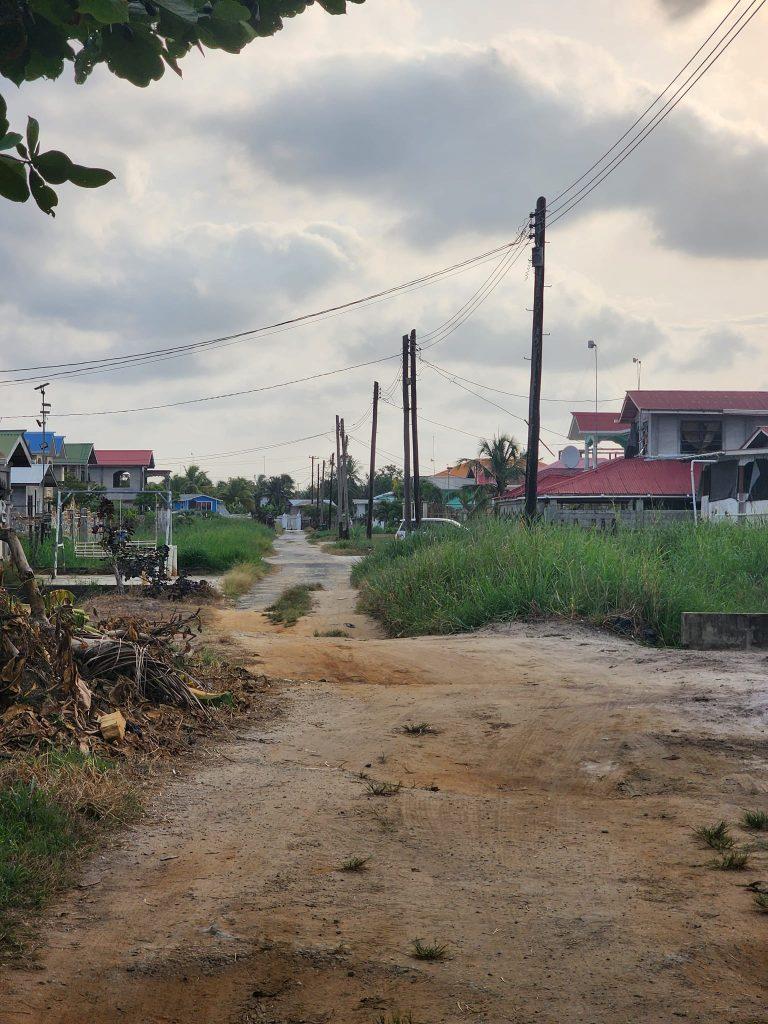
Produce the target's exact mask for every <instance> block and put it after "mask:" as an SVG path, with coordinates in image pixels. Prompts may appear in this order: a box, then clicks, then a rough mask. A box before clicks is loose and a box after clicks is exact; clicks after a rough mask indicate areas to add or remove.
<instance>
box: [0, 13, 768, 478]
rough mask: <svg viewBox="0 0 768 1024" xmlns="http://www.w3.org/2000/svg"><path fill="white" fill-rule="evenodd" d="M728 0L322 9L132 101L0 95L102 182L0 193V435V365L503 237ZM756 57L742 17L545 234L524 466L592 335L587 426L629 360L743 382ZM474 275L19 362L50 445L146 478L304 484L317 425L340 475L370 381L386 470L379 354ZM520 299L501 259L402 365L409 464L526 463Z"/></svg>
mask: <svg viewBox="0 0 768 1024" xmlns="http://www.w3.org/2000/svg"><path fill="white" fill-rule="evenodd" d="M731 2H732V0H727V2H726V0H711V2H707V0H588V2H587V0H544V2H542V3H538V4H531V3H530V2H528V0H483V3H482V4H470V3H468V2H467V0H366V2H365V3H364V4H362V5H353V4H351V5H350V6H349V13H348V14H347V15H346V16H344V17H329V16H328V15H326V14H325V13H324V12H323V11H322V10H320V9H319V8H313V9H311V10H310V11H309V12H308V13H306V14H304V15H302V16H301V17H299V18H297V19H294V20H293V21H289V22H287V23H286V27H285V29H284V30H283V31H282V32H281V33H280V34H279V35H278V36H276V37H274V38H272V39H263V40H256V41H255V42H254V43H253V44H251V45H250V46H249V47H247V48H246V50H245V51H243V53H241V54H239V55H230V54H224V53H216V52H212V51H206V54H205V56H204V57H203V56H202V55H200V54H199V53H197V52H194V53H192V54H191V55H190V56H189V57H188V58H187V59H186V61H185V62H184V65H183V67H184V78H183V80H180V79H179V78H178V77H177V76H175V75H173V74H167V75H166V76H165V77H164V78H163V80H162V81H160V82H159V83H153V85H152V86H150V87H149V88H148V89H137V88H135V87H133V86H131V85H129V84H128V83H125V82H122V81H119V80H117V79H115V78H113V77H112V76H111V75H109V74H108V73H106V72H105V71H104V70H103V69H97V71H96V72H95V73H94V74H93V76H92V77H91V78H90V79H89V81H88V82H87V83H86V85H85V86H76V85H74V83H73V82H72V81H71V80H70V79H69V77H68V75H69V73H70V72H69V70H65V74H64V76H63V77H62V78H61V79H59V80H58V81H57V82H55V83H51V82H36V83H31V84H25V85H24V86H23V87H22V88H21V89H19V90H17V89H16V88H15V87H13V86H10V85H8V83H5V82H3V90H2V91H3V94H4V95H5V96H6V99H7V100H8V105H9V112H10V116H11V123H12V125H14V126H15V125H17V124H19V123H23V120H24V119H25V118H26V115H27V114H32V115H34V116H35V117H37V118H38V120H39V121H40V122H41V139H42V144H43V148H61V149H63V150H65V151H66V152H67V153H70V154H71V155H72V156H73V157H74V158H75V159H77V160H79V161H80V162H82V163H86V164H91V165H96V166H103V167H109V168H110V169H112V170H113V171H114V172H115V174H116V175H117V179H116V181H114V182H112V183H111V184H110V185H108V186H107V187H105V188H103V189H99V190H79V189H76V188H74V187H72V186H62V187H61V188H60V190H59V192H60V206H59V208H58V210H59V212H58V214H57V217H56V218H55V220H54V219H51V218H48V217H45V216H44V215H43V214H41V213H39V212H38V211H37V210H36V208H34V207H33V206H32V205H31V204H26V205H23V206H22V205H17V204H10V203H6V202H0V282H2V286H0V307H2V309H1V312H2V315H1V316H0V370H2V371H3V372H2V373H0V417H1V418H2V419H1V420H0V423H1V424H2V426H3V427H16V426H19V427H27V428H29V429H33V428H34V415H35V412H36V410H37V407H38V395H37V394H36V393H35V392H34V391H33V387H34V385H35V384H36V383H38V382H39V381H40V378H38V377H36V373H37V371H35V372H33V373H29V372H17V373H10V372H8V371H10V370H15V369H16V368H18V367H23V366H37V365H39V364H44V363H48V364H51V363H55V362H65V361H76V360H86V359H93V358H100V357H104V356H114V355H120V354H125V353H132V352H138V351H145V350H149V349H159V348H170V347H173V346H178V345H186V344H188V343H191V342H197V341H205V340H208V339H212V338H218V337H222V336H226V335H230V334H235V333H239V332H245V331H251V330H253V329H254V328H258V327H262V326H264V325H269V324H272V323H276V322H279V321H284V320H287V319H291V318H294V317H297V316H301V315H303V314H305V313H309V312H313V311H315V310H319V309H326V308H329V307H332V306H335V305H337V304H339V303H344V302H346V301H348V300H351V299H356V298H359V297H361V296H366V295H369V294H372V293H375V292H378V291H381V290H383V289H387V288H390V287H391V286H393V285H397V284H399V283H401V282H404V281H408V280H411V279H415V278H418V277H420V276H422V275H424V274H429V273H431V272H433V271H436V270H439V269H442V268H444V267H448V266H451V265H453V264H455V263H458V262H462V261H464V260H466V259H468V258H469V257H472V256H475V255H478V254H481V253H485V252H488V251H490V250H492V249H495V248H496V247H497V246H500V245H503V244H504V243H507V242H510V241H511V240H513V239H514V238H515V237H516V235H517V232H518V230H519V228H520V225H521V224H522V223H524V222H525V221H526V220H527V216H528V213H529V211H530V210H531V209H533V206H534V205H535V202H536V197H537V196H539V195H545V196H547V197H549V198H550V199H554V197H555V196H557V194H558V193H559V192H561V191H562V189H563V188H565V187H567V186H568V185H569V184H570V183H571V182H572V181H573V180H574V179H577V178H579V177H580V176H581V175H582V174H583V173H584V172H585V171H586V170H587V169H588V168H589V167H590V165H591V164H592V163H593V162H594V161H595V160H596V159H598V158H599V157H600V156H601V155H602V154H603V153H604V152H605V151H606V150H607V149H608V148H609V147H610V146H611V145H613V143H614V142H615V141H616V140H617V139H618V138H619V137H620V136H621V135H622V134H623V133H624V132H625V131H626V129H627V128H628V127H629V126H630V125H631V124H632V122H633V121H634V119H635V117H636V116H637V115H638V114H639V113H640V112H641V111H642V110H643V109H644V108H645V106H647V104H648V103H649V102H650V101H651V99H652V98H653V97H655V96H656V95H657V94H658V93H659V92H660V91H661V89H662V88H664V86H665V85H666V84H667V83H668V82H669V81H670V79H671V78H672V77H673V76H674V75H675V74H676V73H677V72H678V71H679V69H680V68H681V67H682V66H683V65H684V64H685V63H686V62H687V61H688V60H689V58H690V57H691V56H692V55H693V53H694V52H695V50H696V49H697V48H698V47H699V45H700V44H701V43H702V42H703V41H704V39H705V38H706V36H707V35H708V34H709V33H710V31H712V29H713V28H714V27H715V25H716V24H717V22H718V21H719V20H720V18H721V17H723V15H724V14H725V13H726V11H727V9H728V8H729V7H730V6H731ZM743 3H744V6H746V4H747V0H743ZM766 44H768V7H767V8H766V9H765V11H763V12H761V13H760V14H759V15H758V16H757V17H756V18H755V19H754V20H753V21H752V23H751V24H750V25H749V27H748V28H747V29H746V30H745V31H744V32H743V33H742V35H741V36H740V37H739V38H738V40H737V41H736V42H735V43H734V45H733V46H732V47H731V48H730V49H729V50H728V52H727V53H726V54H725V56H723V58H722V59H721V60H720V61H719V62H718V63H717V64H716V65H714V66H713V68H712V69H711V70H710V71H709V72H708V74H707V75H706V76H705V77H704V78H703V79H702V81H701V82H700V83H699V84H698V85H697V87H696V88H695V90H694V91H692V92H691V93H690V95H689V96H688V97H687V98H686V99H685V100H684V101H683V102H682V103H681V105H680V106H679V107H677V108H676V109H675V110H674V111H673V112H672V114H671V115H670V116H669V117H668V118H667V119H666V120H665V121H664V123H663V124H662V125H661V126H660V128H659V129H658V131H656V132H655V133H654V134H653V135H652V136H651V137H649V139H648V140H647V141H646V142H644V143H643V144H642V145H641V146H639V147H638V149H637V150H636V151H635V152H634V153H632V154H631V156H630V157H629V158H628V159H627V160H626V162H624V163H623V164H622V165H621V167H619V168H618V169H617V171H616V173H615V174H613V175H612V176H611V177H610V179H608V180H607V181H606V182H605V183H604V184H603V185H601V186H600V187H599V188H598V189H596V190H595V191H594V192H593V193H591V194H590V195H589V196H588V197H587V198H586V199H585V201H584V202H583V203H581V204H580V205H579V206H578V207H577V208H576V209H575V210H574V211H573V212H572V213H571V214H570V215H569V216H567V217H564V218H563V219H562V221H560V222H558V223H554V224H552V225H551V227H550V230H549V233H548V244H547V283H548V285H550V287H548V288H547V291H546V293H545V331H546V332H547V336H546V338H545V349H544V377H543V396H544V398H545V401H544V403H543V406H542V421H543V431H542V440H543V442H544V443H545V446H546V447H545V449H544V450H543V453H542V454H543V456H544V458H545V459H549V458H551V457H552V456H555V457H556V456H557V454H558V452H559V451H560V450H561V449H562V447H564V446H565V445H566V444H567V443H568V442H567V439H566V437H565V435H566V434H567V431H568V426H569V422H570V411H571V410H572V409H583V408H594V395H595V360H594V352H593V351H592V350H589V349H588V348H587V340H588V339H590V338H592V339H594V340H595V341H596V342H597V346H598V347H597V356H598V361H597V386H598V398H599V401H600V408H601V409H614V408H615V409H618V408H619V406H620V402H621V398H622V396H623V394H624V392H625V391H626V390H627V389H629V388H634V387H635V386H636V384H637V376H636V374H637V366H636V364H634V363H633V357H637V358H639V359H641V360H642V381H641V382H642V385H643V387H652V388H667V387H672V388H675V387H676V388H680V387H685V388H691V387H695V388H718V389H719V388H737V389H738V388H747V389H763V388H766V389H768V359H766V356H765V354H764V347H763V346H762V344H761V341H762V337H763V333H764V331H765V328H766V324H768V306H767V305H766V290H765V284H764V282H765V272H766V260H767V259H768V204H767V203H766V202H765V201H764V196H765V194H766V189H767V188H768V125H766V122H765V117H764V111H765V110H766V107H767V105H766V100H768V74H766V72H765V67H764V64H765V61H764V53H765V50H766ZM496 266H497V264H496V262H486V263H482V264H479V265H473V266H471V267H469V268H468V269H465V270H463V271H462V272H461V273H456V274H453V275H451V276H450V277H448V278H446V279H443V280H442V281H439V282H437V283H432V284H430V285H429V286H426V287H422V288H419V289H418V290H413V291H410V292H407V293H402V294H399V295H396V296H394V297H391V298H387V299H386V300H382V301H378V302H375V303H373V304H369V305H365V306H363V307H360V308H357V309H354V310H352V311H350V312H347V313H345V314H343V315H338V316H330V317H326V318H323V319H321V320H319V321H316V322H314V323H310V324H308V325H304V326H301V327H299V328H297V329H291V330H281V331H279V332H263V333H261V334H252V335H249V336H248V337H246V338H242V339H237V340H236V342H234V343H227V344H225V345H222V346H219V347H213V348H210V349H208V350H203V351H201V352H197V353H195V354H186V355H184V356H177V357H174V358H165V359H163V360H161V361H157V362H154V363H150V364H145V365H142V366H135V367H128V368H125V369H123V370H121V371H112V372H99V373H88V374H85V375H79V376H78V375H69V376H63V377H58V378H57V377H55V376H52V375H51V372H50V371H48V373H47V376H45V377H43V378H42V379H44V380H50V381H51V387H50V388H49V390H48V398H49V401H50V402H51V404H52V418H51V421H50V423H51V428H52V429H54V430H55V431H56V432H57V433H63V434H65V435H66V437H67V438H68V439H69V440H70V441H93V442H94V443H95V444H96V447H97V448H98V447H103V448H129V447H130V448H152V449H153V450H154V453H155V461H156V463H157V465H158V466H160V467H162V468H169V469H171V470H173V471H174V472H178V471H180V470H181V468H182V467H183V466H185V465H188V464H190V463H195V464H199V465H201V466H202V467H203V468H204V469H205V470H206V471H207V472H208V473H209V474H210V475H211V476H212V478H213V479H214V480H216V479H223V478H226V477H229V476H233V475H240V474H241V475H245V476H249V477H253V476H255V475H257V474H259V473H262V472H266V473H267V474H269V475H271V474H275V473H280V472H288V473H290V474H291V475H292V476H294V477H295V478H296V480H297V481H298V482H299V483H300V484H302V485H305V484H306V483H307V482H308V479H309V465H310V456H312V455H314V456H317V457H318V458H320V459H323V458H328V457H329V455H330V453H331V451H332V449H333V445H334V435H333V431H334V419H335V416H336V415H337V414H339V415H341V416H344V417H345V419H346V423H347V425H348V426H349V425H350V424H351V425H352V428H351V429H350V434H351V438H352V440H351V442H350V451H351V452H352V454H353V455H355V457H356V458H358V459H359V460H360V461H361V462H362V463H364V464H366V465H367V462H368V458H369V455H368V448H367V447H366V441H368V440H370V418H369V417H368V418H365V417H366V414H367V413H369V410H370V396H371V389H372V382H373V380H374V379H377V380H379V381H380V383H381V385H382V387H383V388H384V389H385V394H386V395H387V396H388V397H391V398H392V399H393V401H394V404H390V403H389V402H386V403H384V404H383V405H382V407H381V410H380V416H379V457H378V459H377V463H378V464H379V465H383V464H385V463H391V462H395V463H402V454H401V453H402V414H401V413H399V411H398V409H397V408H395V404H397V402H398V400H399V393H398V388H397V373H398V357H399V351H400V348H401V338H402V335H403V334H404V333H406V332H409V331H410V330H411V329H415V330H416V331H417V336H418V337H419V338H422V339H428V338H429V336H430V335H432V332H434V331H435V330H436V328H438V327H440V326H441V325H442V324H444V323H446V322H449V321H451V318H452V317H453V316H454V314H455V313H456V312H457V311H458V310H459V309H461V308H462V307H463V306H464V304H465V303H467V302H468V301H469V300H470V299H471V298H472V296H473V295H475V294H476V293H477V291H478V289H480V288H481V286H482V285H483V283H484V282H485V281H486V280H488V279H489V275H491V274H493V272H494V270H495V268H496ZM490 280H491V283H493V282H494V279H493V278H491V279H490ZM532 288H533V275H532V272H531V271H530V266H529V251H528V249H527V247H526V250H525V251H524V252H522V254H521V257H520V258H519V259H518V261H517V262H516V263H515V265H514V266H513V267H512V269H511V270H510V271H509V273H507V274H506V276H504V277H503V278H501V279H499V280H498V283H497V285H496V287H495V288H494V290H493V291H492V292H490V293H489V294H488V296H487V298H486V300H485V301H484V302H482V304H481V305H479V306H478V307H477V309H476V310H475V311H474V313H473V315H472V316H471V317H469V318H468V319H467V320H466V322H464V323H462V324H461V326H459V327H458V328H457V329H456V330H455V331H453V332H452V333H450V334H449V335H448V336H447V337H445V338H444V340H442V341H440V343H439V344H436V345H434V346H433V347H431V348H429V349H428V350H427V349H426V348H425V350H424V352H423V356H424V359H425V360H427V361H428V362H429V363H431V364H433V365H432V366H428V365H425V364H424V363H422V364H420V368H419V375H420V379H419V405H420V412H421V415H422V417H423V420H422V423H421V425H420V432H421V433H420V446H421V461H422V472H424V473H429V472H431V471H432V469H433V468H435V469H437V470H440V469H443V468H445V467H446V466H447V465H449V464H455V462H456V461H458V460H459V459H460V458H462V457H467V456H472V455H474V454H475V453H476V450H477V446H478V438H481V437H489V436H491V435H493V434H494V433H497V432H502V431H503V432H505V433H509V434H511V435H513V436H514V437H515V438H517V439H518V440H519V441H520V442H521V443H523V444H524V442H525V438H526V429H527V428H526V425H525V417H526V413H527V398H526V397H525V396H526V395H527V391H528V377H529V372H530V364H529V362H528V361H527V359H526V356H529V355H530V345H531V314H530V311H529V310H530V307H531V305H532ZM481 294H483V293H481ZM432 336H433V337H434V335H432ZM437 337H440V335H438V336H437ZM424 344H425V345H427V344H429V340H425V341H424ZM385 357H392V358H389V359H386V360H385V361H383V362H380V363H376V364H374V365H370V366H365V367H360V368H359V369H356V370H352V371H349V372H344V373H338V374H334V375H330V376H325V377H321V378H319V379H317V380H315V381H311V382H305V383H301V384H296V385H291V386H286V387H279V388H272V389H271V390H266V391H261V392H258V391H253V393H251V394H246V395H239V396H234V397H229V398H225V399H221V400H216V401H203V402H197V403H195V404H187V405H178V406H176V407H175V408H170V409H155V410H149V411H140V412H126V411H120V412H115V410H128V409H134V408H136V407H141V406H156V405H163V404H167V403H178V402H187V401H188V400H189V399H197V398H204V397H206V396H210V395H219V394H226V393H231V392H234V391H245V390H252V389H257V388H270V387H271V386H272V385H276V384H281V383H282V382H286V381H290V380H294V379H296V378H300V377H306V376H310V375H312V374H316V373H317V374H320V373H326V372H327V371H331V370H336V369H340V368H343V367H348V366H352V365H356V364H359V363H364V362H369V361H372V360H378V359H382V360H383V359H385ZM435 367H437V368H438V369H435ZM438 371H440V372H438ZM55 372H56V371H53V373H55ZM451 374H456V375H458V376H460V377H461V378H463V379H464V380H465V381H473V382H476V383H474V384H471V385H467V384H465V387H464V388H462V387H460V386H459V385H458V384H456V383H454V382H453V380H452V379H450V375H451ZM21 377H26V378H30V377H33V378H34V379H30V380H25V381H20V380H19V378H21ZM478 385H479V386H478ZM466 388H470V390H471V391H472V392H474V393H470V391H468V390H466ZM491 388H494V389H497V390H495V391H492V390H490V389H491ZM502 392H508V393H509V394H506V393H502ZM515 396H517V397H515ZM72 414H77V415H72ZM314 435H321V436H314ZM301 438H310V439H309V440H298V439H301ZM284 442H290V443H284ZM268 446H269V447H268ZM547 448H549V450H550V451H551V453H552V455H550V454H549V453H548V452H547Z"/></svg>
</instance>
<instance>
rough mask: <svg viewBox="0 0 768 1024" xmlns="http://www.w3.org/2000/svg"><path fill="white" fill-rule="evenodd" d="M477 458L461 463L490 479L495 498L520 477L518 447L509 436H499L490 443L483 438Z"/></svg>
mask: <svg viewBox="0 0 768 1024" xmlns="http://www.w3.org/2000/svg"><path fill="white" fill-rule="evenodd" d="M477 456H478V457H477V458H476V459H462V462H469V463H470V465H471V466H472V468H473V469H474V470H475V472H482V473H484V474H485V475H486V476H489V477H491V479H492V480H493V490H494V493H495V495H496V496H497V497H499V496H500V495H502V494H503V493H504V491H506V489H507V488H508V487H509V485H510V484H511V483H512V481H513V480H516V479H517V478H518V477H519V476H520V472H521V466H520V445H519V444H518V443H517V441H515V439H514V438H513V437H510V436H509V434H499V435H498V437H494V438H492V439H491V440H490V441H488V440H487V439H486V438H483V440H482V441H481V443H480V447H479V448H478V449H477Z"/></svg>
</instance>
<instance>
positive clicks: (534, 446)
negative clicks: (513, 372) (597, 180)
mask: <svg viewBox="0 0 768 1024" xmlns="http://www.w3.org/2000/svg"><path fill="white" fill-rule="evenodd" d="M533 216H534V222H533V240H534V245H533V269H534V285H533V331H532V337H531V390H530V395H529V399H528V452H527V456H526V462H525V518H526V519H527V520H528V521H529V522H532V521H533V520H534V519H535V518H536V511H537V504H538V497H539V433H540V431H541V370H542V361H543V347H544V265H545V247H546V224H547V200H546V199H545V198H544V197H543V196H540V197H539V200H538V202H537V203H536V213H535V214H534V215H533Z"/></svg>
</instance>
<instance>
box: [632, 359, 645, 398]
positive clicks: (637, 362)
mask: <svg viewBox="0 0 768 1024" xmlns="http://www.w3.org/2000/svg"><path fill="white" fill-rule="evenodd" d="M632 362H633V363H634V364H635V366H636V367H637V390H638V391H639V390H640V378H641V376H642V373H643V360H642V359H640V358H638V356H632Z"/></svg>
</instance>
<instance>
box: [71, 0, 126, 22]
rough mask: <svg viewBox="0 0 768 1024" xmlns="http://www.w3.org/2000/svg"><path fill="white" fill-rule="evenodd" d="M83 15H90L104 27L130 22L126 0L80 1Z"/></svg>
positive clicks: (78, 6) (79, 6) (79, 4)
mask: <svg viewBox="0 0 768 1024" xmlns="http://www.w3.org/2000/svg"><path fill="white" fill-rule="evenodd" d="M77 9H78V11H80V13H81V14H90V15H91V17H92V18H95V19H96V21H100V22H101V23H102V24H103V25H119V24H124V23H125V22H127V21H128V4H127V3H126V0H79V3H78V5H77Z"/></svg>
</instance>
